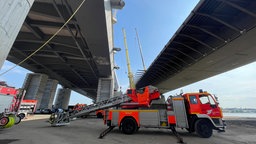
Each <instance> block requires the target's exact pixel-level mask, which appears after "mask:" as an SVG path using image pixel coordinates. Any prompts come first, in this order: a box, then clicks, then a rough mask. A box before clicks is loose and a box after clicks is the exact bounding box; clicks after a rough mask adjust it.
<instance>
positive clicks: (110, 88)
mask: <svg viewBox="0 0 256 144" xmlns="http://www.w3.org/2000/svg"><path fill="white" fill-rule="evenodd" d="M123 6H124V2H123V1H122V0H104V7H105V17H106V26H107V35H108V47H109V54H110V66H111V76H110V77H109V78H100V79H99V82H98V91H97V98H96V102H100V101H103V100H106V99H108V98H110V97H113V96H114V88H115V86H116V84H118V83H115V82H114V81H115V69H114V67H115V63H114V52H115V51H114V42H113V24H114V23H116V19H115V18H114V19H113V13H112V8H113V9H122V8H123ZM117 87H118V86H117Z"/></svg>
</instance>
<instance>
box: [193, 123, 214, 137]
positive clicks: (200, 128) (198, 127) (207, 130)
mask: <svg viewBox="0 0 256 144" xmlns="http://www.w3.org/2000/svg"><path fill="white" fill-rule="evenodd" d="M195 131H196V133H197V134H198V135H199V136H200V137H202V138H209V137H211V136H212V125H211V124H210V123H209V121H208V120H205V119H199V120H197V121H196V123H195Z"/></svg>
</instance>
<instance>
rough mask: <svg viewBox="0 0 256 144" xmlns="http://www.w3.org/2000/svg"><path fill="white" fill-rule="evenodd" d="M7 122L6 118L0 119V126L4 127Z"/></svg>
mask: <svg viewBox="0 0 256 144" xmlns="http://www.w3.org/2000/svg"><path fill="white" fill-rule="evenodd" d="M8 122H9V118H8V117H5V116H3V117H1V118H0V126H5V125H7V123H8Z"/></svg>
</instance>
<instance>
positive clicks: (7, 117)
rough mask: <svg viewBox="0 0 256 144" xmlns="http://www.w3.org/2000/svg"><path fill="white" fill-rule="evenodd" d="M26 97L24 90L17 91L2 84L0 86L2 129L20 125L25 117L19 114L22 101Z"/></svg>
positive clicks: (0, 120)
mask: <svg viewBox="0 0 256 144" xmlns="http://www.w3.org/2000/svg"><path fill="white" fill-rule="evenodd" d="M24 95H25V91H24V90H23V89H15V88H14V87H10V86H8V85H6V84H3V82H1V85H0V129H2V128H9V127H12V126H13V125H15V124H19V123H20V121H21V119H23V118H24V117H25V115H24V114H23V113H20V114H18V110H19V108H20V104H21V101H22V99H23V97H24Z"/></svg>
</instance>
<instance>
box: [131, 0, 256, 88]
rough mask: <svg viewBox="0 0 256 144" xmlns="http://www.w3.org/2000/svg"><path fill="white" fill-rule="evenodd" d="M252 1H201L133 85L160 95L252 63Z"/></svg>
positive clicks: (255, 44) (255, 24) (255, 19)
mask: <svg viewBox="0 0 256 144" xmlns="http://www.w3.org/2000/svg"><path fill="white" fill-rule="evenodd" d="M255 7H256V1H241V0H213V1H211V0H201V1H200V2H199V3H198V5H197V6H196V7H195V8H194V10H193V11H192V12H191V14H190V15H189V16H188V17H187V19H186V20H185V21H184V23H183V24H182V25H181V26H180V28H179V29H178V30H177V31H176V33H175V35H174V36H173V37H172V38H171V39H170V40H169V42H168V43H167V44H166V45H165V47H164V48H163V50H162V51H161V52H160V54H159V55H158V56H157V58H156V59H155V60H154V61H153V63H152V64H151V65H150V67H149V68H148V69H147V71H146V73H145V74H144V75H142V77H141V78H140V79H139V81H138V82H137V84H136V87H137V88H140V87H144V86H147V85H154V86H156V87H158V88H159V89H160V90H161V91H162V92H168V91H170V90H174V89H176V88H180V87H182V86H185V85H188V84H192V83H194V82H197V81H200V80H203V79H205V78H209V77H211V76H214V75H217V74H220V73H223V72H226V71H228V70H231V69H234V68H237V67H240V66H243V65H245V64H248V63H251V62H254V61H255V60H256V41H255V38H254V37H255V36H256V10H255Z"/></svg>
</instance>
